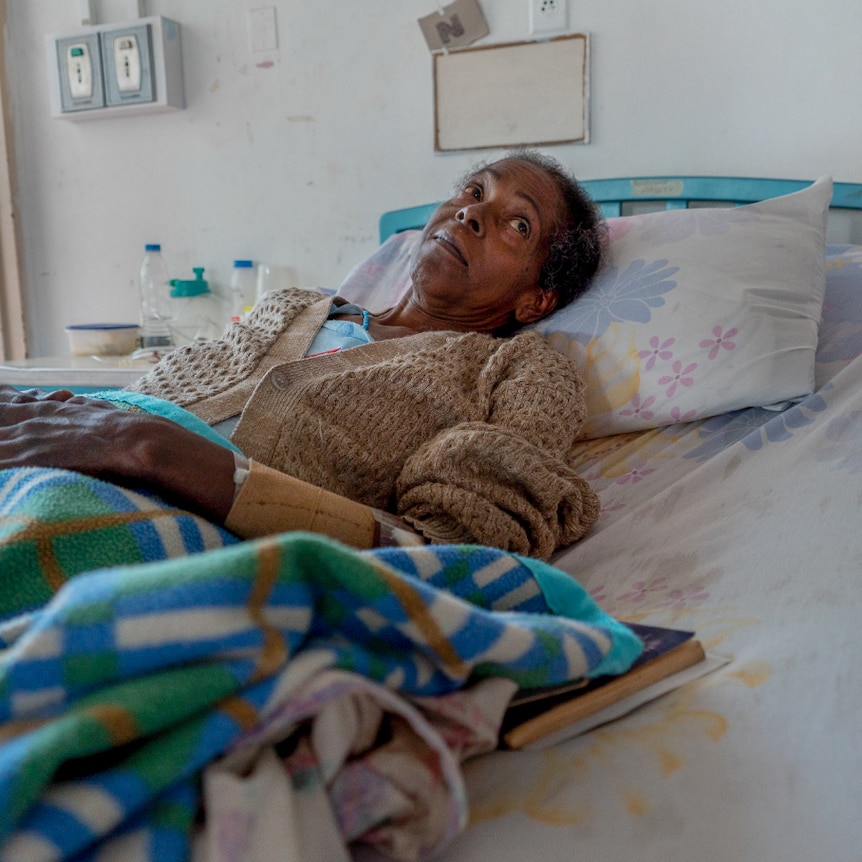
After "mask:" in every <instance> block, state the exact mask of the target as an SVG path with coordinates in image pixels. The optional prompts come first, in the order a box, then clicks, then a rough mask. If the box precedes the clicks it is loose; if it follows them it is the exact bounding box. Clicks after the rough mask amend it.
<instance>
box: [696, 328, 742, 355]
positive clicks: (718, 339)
mask: <svg viewBox="0 0 862 862" xmlns="http://www.w3.org/2000/svg"><path fill="white" fill-rule="evenodd" d="M738 332H739V330H738V329H737V328H736V327H735V326H733V327H731V328H730V329H728V330H726V331H724V332H722V329H721V327H720V326H713V327H712V334H713V335H714V336H715V338H705V339H704V340H703V341H701V342H700V346H701V347H703V348H704V349H706V348H707V347H708V348H710V350H709V354H708V357H707V358H708V359H711V360H712V359H715V357H716V356H718V354H719V352H720V351H721V349H722V348H724V349H725V350H733V349H734V348H735V347H736V342H734V341H731V340H730V339H731V338H733V337H734V336H735V335H736V334H737V333H738Z"/></svg>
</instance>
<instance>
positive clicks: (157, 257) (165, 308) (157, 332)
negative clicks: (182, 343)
mask: <svg viewBox="0 0 862 862" xmlns="http://www.w3.org/2000/svg"><path fill="white" fill-rule="evenodd" d="M168 280H169V279H168V268H167V267H166V266H165V261H164V259H163V258H162V247H161V245H159V244H158V243H149V244H147V245H146V246H145V247H144V260H143V262H142V263H141V277H140V288H141V336H142V339H141V343H142V344H143V346H144V347H173V346H174V343H173V338H172V337H171V301H170V286H169V284H168Z"/></svg>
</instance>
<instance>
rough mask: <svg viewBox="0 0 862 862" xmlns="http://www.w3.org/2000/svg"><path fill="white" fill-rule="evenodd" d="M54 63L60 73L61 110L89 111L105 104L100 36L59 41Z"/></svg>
mask: <svg viewBox="0 0 862 862" xmlns="http://www.w3.org/2000/svg"><path fill="white" fill-rule="evenodd" d="M54 60H55V62H56V64H57V66H56V68H57V71H58V73H59V84H60V110H61V111H63V112H69V111H86V110H89V109H90V108H100V107H102V105H104V104H105V97H104V93H103V92H102V62H101V60H100V58H99V37H98V36H97V35H90V34H87V35H79V36H70V37H67V38H64V39H58V40H57V42H56V50H55V52H54Z"/></svg>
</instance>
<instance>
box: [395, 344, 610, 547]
mask: <svg viewBox="0 0 862 862" xmlns="http://www.w3.org/2000/svg"><path fill="white" fill-rule="evenodd" d="M485 377H486V379H489V380H491V381H493V392H492V395H491V398H490V408H489V414H488V417H487V421H484V422H463V423H461V424H458V425H455V426H454V427H452V428H449V429H447V430H445V431H443V432H442V433H441V434H439V435H437V436H435V437H433V438H432V439H431V440H429V441H428V442H427V443H426V444H425V445H424V446H422V447H421V448H420V449H419V450H418V451H417V452H415V453H413V455H412V456H411V457H410V458H409V459H408V461H407V463H406V464H405V466H404V469H403V470H402V472H401V475H400V476H399V477H398V482H397V510H398V514H399V515H400V516H401V517H403V518H404V519H405V520H406V521H408V522H409V523H411V524H412V525H413V526H414V527H415V528H416V529H417V530H419V531H420V532H421V533H422V534H423V535H424V536H425V537H426V538H427V539H428V540H429V541H432V542H475V543H479V544H484V545H493V546H495V547H499V548H503V549H504V550H509V551H513V552H516V553H520V554H525V555H530V556H535V557H540V558H542V559H547V558H548V557H549V556H550V555H551V554H552V553H553V552H554V551H555V550H556V549H557V548H559V547H564V546H566V545H569V544H571V543H572V542H574V541H576V540H577V539H580V538H581V537H582V536H583V535H584V534H585V533H586V532H587V531H588V530H589V529H590V527H591V526H592V525H593V524H594V523H595V521H596V520H597V519H598V513H599V500H598V497H597V496H596V494H595V492H594V491H593V490H592V489H591V488H590V487H589V485H588V484H587V482H586V481H585V480H584V479H583V478H582V477H581V476H579V475H578V474H577V473H576V472H575V471H574V469H572V467H570V466H569V464H568V457H569V454H570V452H571V449H572V446H573V444H574V442H575V439H576V438H577V435H578V433H579V431H580V428H581V425H582V424H583V420H584V416H585V407H584V398H583V383H582V381H581V377H580V374H579V372H578V370H577V367H576V366H575V365H574V363H573V362H572V361H571V360H570V359H568V358H567V357H564V356H562V355H561V354H559V353H557V352H555V351H553V350H552V348H550V347H548V346H547V344H545V342H544V341H543V340H542V339H541V338H540V337H539V336H538V335H535V334H534V333H531V334H530V335H529V336H525V337H519V338H515V339H511V340H510V341H509V342H508V344H506V345H505V346H504V347H503V348H501V350H499V351H497V353H496V354H495V356H494V357H493V359H492V360H491V362H490V363H489V365H488V367H486V369H485Z"/></svg>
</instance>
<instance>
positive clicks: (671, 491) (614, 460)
mask: <svg viewBox="0 0 862 862" xmlns="http://www.w3.org/2000/svg"><path fill="white" fill-rule="evenodd" d="M839 252H840V250H839ZM832 266H833V267H835V266H838V267H844V266H847V267H848V269H847V271H846V272H843V273H840V274H839V273H837V272H833V276H834V277H833V278H832V279H831V286H828V287H827V291H830V292H828V293H827V300H826V304H825V306H824V322H823V324H822V326H821V337H820V350H819V352H818V366H817V379H818V390H817V392H815V394H814V395H812V396H810V397H808V398H806V399H805V400H804V401H802V402H801V403H800V404H798V405H796V406H794V407H792V408H790V409H788V410H786V411H784V412H783V413H772V414H770V413H769V412H768V411H763V410H746V411H740V412H739V413H736V414H732V415H725V416H721V417H716V418H714V419H712V420H705V421H703V422H698V423H693V424H690V425H679V426H673V427H670V428H665V429H661V430H655V431H650V432H644V433H642V434H636V435H626V436H623V437H617V438H606V439H605V440H597V441H593V442H592V443H591V444H589V445H588V446H586V447H585V448H584V450H583V459H582V462H581V468H580V469H581V470H582V472H583V474H584V475H585V476H588V477H589V478H590V480H591V481H592V483H593V485H594V486H595V487H596V488H597V490H598V491H599V493H600V496H601V497H602V502H603V511H602V518H601V520H600V522H599V524H598V526H597V528H596V529H595V530H594V531H593V533H592V534H591V535H590V536H589V537H588V538H587V539H585V540H583V541H582V542H580V543H579V544H577V545H576V546H574V547H573V548H571V549H569V550H568V551H566V552H564V553H562V554H561V555H560V556H559V557H558V558H557V559H556V560H555V562H556V564H557V565H558V566H559V567H561V568H563V569H564V570H565V571H567V572H569V573H571V574H572V575H574V576H575V577H576V578H578V580H579V581H580V582H581V583H582V584H584V585H585V586H586V587H587V588H588V589H589V590H590V591H591V593H592V594H593V595H594V596H595V597H596V598H598V599H599V600H600V602H601V604H602V605H603V606H604V607H605V608H606V609H607V610H609V611H610V612H612V613H613V614H615V615H616V616H618V617H621V618H623V619H632V620H637V621H643V622H648V623H654V624H658V625H669V626H675V627H679V628H691V629H694V630H695V631H696V632H697V634H698V636H699V637H700V638H701V640H702V641H703V642H704V645H705V646H706V648H707V650H708V651H711V652H715V653H719V654H722V655H724V656H726V657H727V658H729V660H730V661H729V662H728V664H727V665H725V666H724V667H723V668H721V669H720V670H718V671H716V672H715V673H713V674H710V675H708V676H706V677H704V678H702V679H700V680H698V681H695V682H693V683H689V684H687V685H686V686H684V687H683V688H681V689H678V690H677V691H675V692H673V693H671V694H669V695H666V696H664V697H663V698H661V699H660V700H658V701H655V702H653V703H651V704H649V705H647V706H645V707H643V708H641V709H639V710H638V711H636V712H635V713H633V714H631V715H630V716H628V717H626V718H623V719H621V720H618V721H616V722H614V723H611V724H609V725H606V726H604V727H603V728H600V729H598V730H595V731H593V732H590V733H588V734H586V735H584V736H582V737H579V738H577V739H573V740H569V741H567V742H564V743H561V744H559V745H557V746H555V747H553V748H551V749H549V750H547V751H543V752H536V753H528V752H495V753H493V754H490V755H487V756H484V757H482V758H479V759H477V760H475V761H472V762H470V763H468V764H467V766H466V776H467V786H468V791H469V795H470V801H471V811H472V817H471V825H470V827H469V828H468V830H467V831H466V833H464V834H463V835H462V836H460V837H459V838H458V839H456V841H455V842H454V843H453V844H452V845H451V846H450V847H449V848H448V850H447V851H446V852H445V853H444V855H443V856H442V857H440V858H441V859H442V860H444V862H455V860H458V862H465V860H487V859H493V860H495V862H510V860H511V862H515V860H518V862H521V860H524V859H541V860H543V862H556V860H560V862H562V860H571V859H589V860H591V862H604V860H607V862H619V860H621V859H630V858H637V859H638V860H640V862H652V860H656V862H658V860H662V862H664V860H668V859H673V860H677V859H698V860H701V862H713V860H714V862H719V860H720V862H725V860H729V859H734V860H757V862H772V860H775V862H778V860H781V862H787V860H800V862H801V860H813V859H823V860H829V862H844V860H847V862H849V860H859V859H860V858H862V819H860V817H859V813H860V804H862V803H860V800H862V744H860V742H859V721H860V719H859V716H860V715H862V674H860V672H859V654H860V649H862V626H860V621H862V515H860V510H862V358H860V357H859V356H857V354H858V353H859V352H860V344H862V249H858V248H848V249H846V250H845V254H844V257H843V258H842V257H841V254H840V253H838V255H837V257H833V260H832ZM851 270H852V271H853V272H855V273H856V276H855V277H856V281H855V282H854V281H852V280H849V277H850V274H851ZM839 275H840V276H841V277H840V278H838V276H839ZM853 357H855V358H853Z"/></svg>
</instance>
